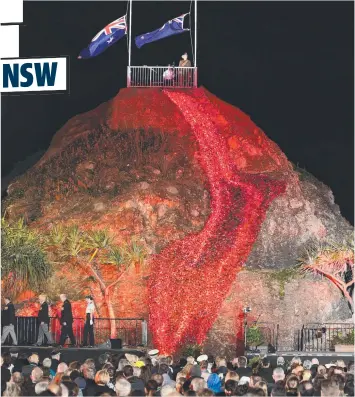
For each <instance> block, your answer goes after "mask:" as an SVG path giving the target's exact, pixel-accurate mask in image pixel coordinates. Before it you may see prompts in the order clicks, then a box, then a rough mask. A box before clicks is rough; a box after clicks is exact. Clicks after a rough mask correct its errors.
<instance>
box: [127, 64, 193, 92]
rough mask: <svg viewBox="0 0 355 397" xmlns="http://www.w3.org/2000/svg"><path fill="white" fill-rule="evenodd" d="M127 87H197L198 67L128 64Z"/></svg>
mask: <svg viewBox="0 0 355 397" xmlns="http://www.w3.org/2000/svg"><path fill="white" fill-rule="evenodd" d="M127 87H141V88H143V87H164V88H169V87H170V88H193V87H197V68H194V67H191V68H179V67H174V66H168V67H166V66H128V68H127Z"/></svg>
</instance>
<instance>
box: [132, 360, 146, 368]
mask: <svg viewBox="0 0 355 397" xmlns="http://www.w3.org/2000/svg"><path fill="white" fill-rule="evenodd" d="M144 366H145V363H144V362H143V361H136V362H135V363H134V367H137V368H141V367H144Z"/></svg>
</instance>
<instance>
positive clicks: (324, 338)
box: [294, 322, 354, 352]
mask: <svg viewBox="0 0 355 397" xmlns="http://www.w3.org/2000/svg"><path fill="white" fill-rule="evenodd" d="M351 332H354V324H352V323H340V322H339V323H308V324H304V325H303V326H302V328H301V329H298V330H296V331H295V334H294V341H295V350H298V351H312V352H313V351H314V352H319V351H323V352H326V351H333V350H334V342H333V340H334V338H335V337H336V336H342V337H344V336H345V335H347V334H350V333H351Z"/></svg>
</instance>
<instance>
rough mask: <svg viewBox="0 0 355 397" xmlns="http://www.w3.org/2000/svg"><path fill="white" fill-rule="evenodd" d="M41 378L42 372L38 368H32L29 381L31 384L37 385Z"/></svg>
mask: <svg viewBox="0 0 355 397" xmlns="http://www.w3.org/2000/svg"><path fill="white" fill-rule="evenodd" d="M42 378H43V371H42V370H41V368H39V367H35V368H33V370H32V372H31V379H32V382H33V383H38V382H40V381H41V380H42Z"/></svg>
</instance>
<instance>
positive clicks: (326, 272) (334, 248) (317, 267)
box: [299, 239, 355, 313]
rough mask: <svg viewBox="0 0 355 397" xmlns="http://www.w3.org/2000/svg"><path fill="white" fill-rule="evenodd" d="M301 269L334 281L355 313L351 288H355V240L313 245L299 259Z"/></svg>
mask: <svg viewBox="0 0 355 397" xmlns="http://www.w3.org/2000/svg"><path fill="white" fill-rule="evenodd" d="M299 264H300V267H301V269H302V270H303V271H304V272H307V273H313V274H320V275H322V276H324V277H326V278H327V279H328V280H330V281H331V282H332V283H334V284H335V285H336V286H337V287H338V288H339V289H340V291H341V292H342V294H343V295H344V297H345V298H346V299H347V301H348V302H349V305H350V308H351V311H352V313H354V301H353V297H352V294H351V292H350V291H351V290H352V289H353V288H354V281H355V280H354V241H353V240H352V239H351V240H349V241H348V242H347V241H345V242H343V243H331V244H328V245H326V246H324V245H319V244H316V245H312V246H311V247H309V248H308V249H307V251H306V253H305V255H304V257H303V258H301V259H300V260H299Z"/></svg>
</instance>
